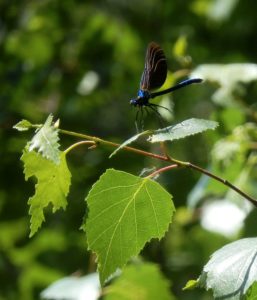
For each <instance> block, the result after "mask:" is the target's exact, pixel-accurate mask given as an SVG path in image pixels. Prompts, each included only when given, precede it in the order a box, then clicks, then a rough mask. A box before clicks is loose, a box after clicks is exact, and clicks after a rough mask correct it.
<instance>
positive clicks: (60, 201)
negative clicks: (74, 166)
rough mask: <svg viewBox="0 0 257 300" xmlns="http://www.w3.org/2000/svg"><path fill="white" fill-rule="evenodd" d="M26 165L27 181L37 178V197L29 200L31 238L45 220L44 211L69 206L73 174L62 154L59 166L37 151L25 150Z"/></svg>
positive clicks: (22, 158) (24, 160)
mask: <svg viewBox="0 0 257 300" xmlns="http://www.w3.org/2000/svg"><path fill="white" fill-rule="evenodd" d="M21 160H22V161H23V163H24V174H25V179H26V180H28V178H29V177H32V176H35V177H36V178H37V184H36V186H35V195H34V196H32V197H31V198H29V201H28V203H29V205H30V210H29V214H30V215H31V221H30V222H31V226H30V230H31V231H30V236H32V235H34V234H35V233H36V232H37V230H38V228H39V227H40V226H41V224H42V222H43V221H44V220H45V217H44V209H45V208H46V207H47V206H48V205H49V204H51V205H52V210H53V212H55V211H57V210H58V209H60V208H63V209H65V207H66V205H67V200H66V196H67V194H68V192H69V187H70V180H71V174H70V171H69V169H68V167H67V164H66V157H65V154H63V153H62V154H61V158H60V163H59V164H58V165H57V164H55V163H54V162H53V161H51V160H48V159H46V158H44V157H42V155H40V154H39V153H36V152H35V151H30V152H28V151H27V150H25V151H24V152H23V155H22V157H21Z"/></svg>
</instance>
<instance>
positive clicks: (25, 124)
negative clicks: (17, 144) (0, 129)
mask: <svg viewBox="0 0 257 300" xmlns="http://www.w3.org/2000/svg"><path fill="white" fill-rule="evenodd" d="M31 126H32V124H31V123H30V122H29V121H27V120H21V121H20V122H18V123H17V124H15V125H14V126H13V128H14V129H17V130H18V131H26V130H29V129H30V128H31Z"/></svg>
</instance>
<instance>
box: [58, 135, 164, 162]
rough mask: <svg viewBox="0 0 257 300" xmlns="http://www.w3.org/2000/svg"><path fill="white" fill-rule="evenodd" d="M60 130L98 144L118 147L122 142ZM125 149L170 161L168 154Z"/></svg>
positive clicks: (130, 148)
mask: <svg viewBox="0 0 257 300" xmlns="http://www.w3.org/2000/svg"><path fill="white" fill-rule="evenodd" d="M59 132H60V133H63V134H67V135H71V136H75V137H78V138H82V139H87V140H90V141H94V142H95V143H97V144H103V145H107V146H111V147H116V148H118V147H119V146H120V144H117V143H113V142H110V141H106V140H103V139H100V138H98V137H95V136H90V135H87V134H82V133H77V132H73V131H68V130H63V129H59ZM123 149H125V150H127V151H131V152H135V153H137V154H140V155H144V156H149V157H152V158H155V159H160V160H164V161H169V158H168V157H167V156H163V155H159V154H154V153H151V152H147V151H143V150H140V149H137V148H133V147H128V146H125V147H124V148H123Z"/></svg>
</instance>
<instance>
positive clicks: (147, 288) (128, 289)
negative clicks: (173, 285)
mask: <svg viewBox="0 0 257 300" xmlns="http://www.w3.org/2000/svg"><path fill="white" fill-rule="evenodd" d="M105 299H106V300H117V299H119V300H135V299H140V300H156V299H161V300H171V299H174V297H173V296H172V295H171V293H170V289H169V282H168V280H167V279H165V278H164V276H163V275H162V274H161V272H160V270H159V268H158V266H156V265H154V264H150V263H147V264H140V265H130V266H127V267H125V268H124V271H123V272H122V275H121V276H120V277H119V278H118V279H117V280H115V281H114V283H113V284H112V285H111V286H109V287H107V288H106V296H105Z"/></svg>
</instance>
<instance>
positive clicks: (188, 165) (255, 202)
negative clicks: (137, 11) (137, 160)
mask: <svg viewBox="0 0 257 300" xmlns="http://www.w3.org/2000/svg"><path fill="white" fill-rule="evenodd" d="M59 132H60V133H63V134H67V135H71V136H75V137H78V138H82V139H86V140H88V141H82V142H79V143H86V142H87V143H88V142H90V143H91V144H92V143H93V142H95V144H103V145H108V146H111V147H119V146H120V144H117V143H113V142H110V141H106V140H103V139H101V138H98V137H95V136H90V135H86V134H81V133H77V132H73V131H68V130H63V129H59ZM79 143H77V144H79ZM77 144H74V145H73V146H74V147H75V146H76V145H77ZM71 147H72V146H71ZM74 147H73V148H74ZM123 149H125V150H127V151H130V152H134V153H137V154H139V155H144V156H148V157H151V158H155V159H159V160H163V161H166V162H171V163H174V164H173V165H170V166H166V167H164V168H161V169H159V170H157V171H155V172H153V173H152V174H150V175H149V177H153V176H155V175H156V174H158V173H161V172H165V171H168V170H170V169H173V168H177V167H186V168H190V169H194V170H196V171H198V172H200V173H202V174H205V175H207V176H209V177H211V178H213V179H215V180H217V181H219V182H221V183H223V184H224V185H226V186H228V187H229V188H231V189H232V190H234V191H235V192H237V193H238V194H239V195H241V196H243V197H244V198H245V199H247V200H248V201H250V202H251V203H252V204H253V205H254V206H257V200H256V199H254V198H252V197H251V196H249V195H247V194H246V193H244V192H243V191H242V190H240V189H239V188H237V187H236V186H234V185H233V184H232V183H231V182H229V181H227V180H226V179H223V178H221V177H219V176H217V175H215V174H212V173H211V172H209V171H207V170H205V169H203V168H201V167H198V166H196V165H194V164H192V163H190V162H184V161H180V160H177V159H175V158H172V157H170V156H169V155H168V154H167V152H166V151H165V152H166V153H165V155H159V154H154V153H151V152H147V151H143V150H140V149H137V148H133V147H128V146H125V147H124V148H123ZM70 150H71V149H69V148H68V149H66V151H70Z"/></svg>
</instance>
